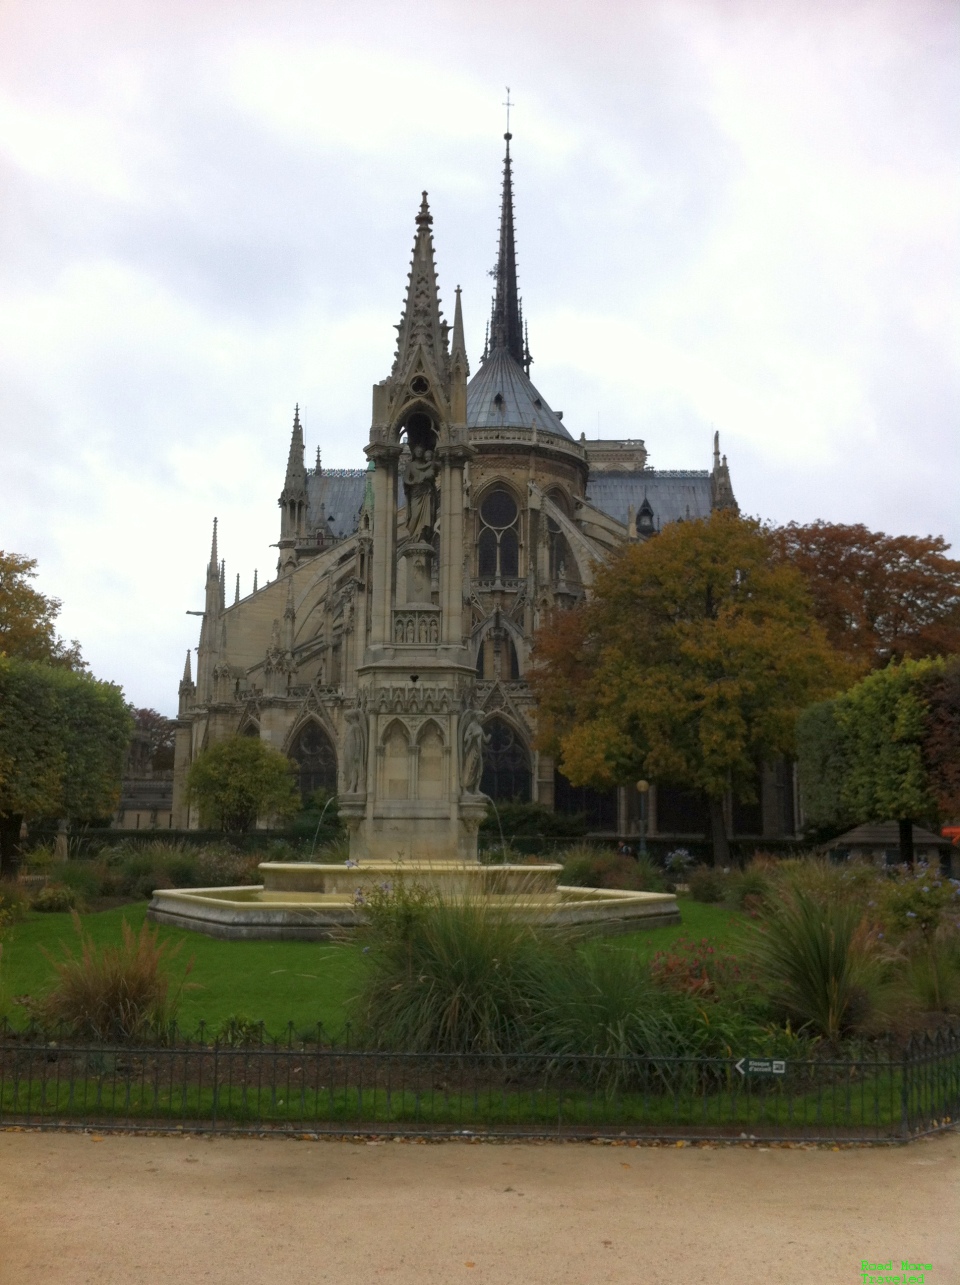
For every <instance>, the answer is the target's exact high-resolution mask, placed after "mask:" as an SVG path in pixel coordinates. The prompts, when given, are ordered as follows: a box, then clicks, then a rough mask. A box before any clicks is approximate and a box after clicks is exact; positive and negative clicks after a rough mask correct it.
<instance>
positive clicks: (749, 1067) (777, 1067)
mask: <svg viewBox="0 0 960 1285" xmlns="http://www.w3.org/2000/svg"><path fill="white" fill-rule="evenodd" d="M736 1069H737V1070H738V1071H739V1072H740V1074H741V1075H786V1073H787V1064H786V1062H777V1061H774V1059H773V1058H769V1057H742V1058H741V1059H740V1061H739V1062H737V1063H736Z"/></svg>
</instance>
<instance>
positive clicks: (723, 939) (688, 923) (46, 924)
mask: <svg viewBox="0 0 960 1285" xmlns="http://www.w3.org/2000/svg"><path fill="white" fill-rule="evenodd" d="M680 906H681V914H682V916H683V923H682V924H680V925H678V926H674V927H668V928H654V929H651V930H648V931H646V932H639V933H631V934H629V935H628V936H624V937H620V938H616V939H615V944H616V945H617V946H619V947H620V948H622V949H631V950H635V951H637V952H639V953H641V954H643V955H645V956H649V955H652V954H653V953H654V952H655V951H657V950H663V949H665V948H667V947H669V946H670V944H671V943H672V942H674V941H676V940H677V938H678V937H687V938H693V939H695V940H699V939H700V938H702V937H708V938H709V939H710V941H711V943H712V944H714V945H723V946H727V947H731V946H735V944H736V939H737V935H738V930H739V929H740V927H741V925H742V924H743V922H744V919H743V916H742V915H741V914H739V913H737V912H736V911H731V910H727V909H726V908H724V907H721V906H707V905H701V904H700V903H699V902H695V901H691V900H690V899H689V898H686V897H683V898H681V899H680ZM146 909H147V903H146V902H136V903H132V904H130V905H129V906H123V907H121V908H120V909H117V910H105V911H101V912H100V913H99V914H88V915H84V916H83V917H82V920H83V926H84V929H85V930H86V931H87V932H88V933H90V935H91V936H92V937H93V938H94V939H95V940H96V941H98V942H107V941H119V939H120V924H121V921H122V920H123V919H126V920H127V922H128V923H129V924H130V925H131V927H132V928H134V929H135V930H136V929H139V927H140V925H141V923H142V922H143V918H144V915H145V914H146ZM160 935H161V938H162V939H169V940H171V941H174V942H182V943H183V944H182V946H181V949H180V954H179V956H178V959H177V968H178V969H180V970H181V971H182V968H183V966H184V965H185V964H186V963H187V962H188V961H189V960H190V959H193V961H194V966H193V971H192V973H191V975H190V978H189V981H190V983H191V984H192V986H193V987H194V988H192V989H190V990H187V991H185V992H184V995H183V999H182V1001H181V1004H180V1010H179V1017H178V1020H179V1021H180V1024H181V1025H182V1026H183V1027H184V1028H185V1029H191V1028H193V1027H195V1026H196V1025H197V1024H198V1023H199V1022H200V1021H201V1020H203V1021H205V1022H207V1023H208V1024H211V1025H218V1024H219V1023H221V1022H223V1021H225V1020H226V1019H227V1018H230V1017H245V1018H251V1019H253V1020H254V1021H261V1020H262V1021H263V1022H264V1023H265V1024H266V1027H267V1029H268V1031H270V1032H272V1033H274V1034H277V1035H279V1034H281V1033H282V1032H283V1031H284V1030H285V1029H286V1025H287V1023H288V1022H293V1024H294V1027H295V1029H296V1030H297V1031H298V1032H299V1031H305V1030H306V1029H308V1028H309V1027H311V1026H315V1025H316V1023H317V1022H322V1023H323V1025H324V1027H325V1028H326V1029H327V1030H328V1031H330V1032H331V1033H337V1032H339V1031H341V1030H342V1028H343V1026H344V1023H345V1022H346V1020H347V1009H348V1002H349V1000H350V997H351V996H352V995H354V994H355V993H356V992H357V990H358V988H359V984H360V976H361V970H362V968H363V964H364V960H363V955H362V953H361V948H360V947H359V946H357V945H353V944H333V945H331V944H329V943H326V942H306V941H305V942H296V941H282V942H280V941H278V942H271V941H218V940H216V939H215V938H213V937H204V936H203V935H202V934H200V933H191V932H184V931H182V930H181V929H177V928H167V927H161V929H160ZM61 943H65V944H67V945H69V946H71V947H72V946H73V945H74V944H75V943H76V934H75V933H74V930H73V924H72V922H71V919H70V916H69V915H41V914H31V915H30V916H29V917H28V918H27V919H26V920H25V921H24V922H23V923H20V924H16V925H14V926H13V927H12V928H10V929H9V930H8V932H7V934H6V936H5V938H4V941H3V957H2V960H0V1015H7V1016H8V1017H10V1019H11V1020H12V1021H14V1022H20V1021H21V1020H22V1014H23V1012H24V1010H23V1009H22V1008H20V1007H18V1006H16V1005H13V1004H12V1002H11V1001H12V1000H13V998H14V996H17V995H38V994H40V993H41V992H42V991H43V990H45V989H46V987H47V986H48V985H49V983H50V981H51V979H52V970H51V968H50V964H49V962H48V960H47V959H46V957H45V956H44V954H43V951H42V949H41V947H43V948H45V949H46V950H47V951H49V952H50V953H51V954H52V955H54V956H57V955H59V954H60V946H61Z"/></svg>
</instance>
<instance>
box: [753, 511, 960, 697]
mask: <svg viewBox="0 0 960 1285" xmlns="http://www.w3.org/2000/svg"><path fill="white" fill-rule="evenodd" d="M771 538H772V540H773V542H774V547H775V549H776V550H777V553H778V556H779V557H781V558H782V559H783V560H784V561H786V562H788V563H789V564H790V565H791V566H794V567H796V568H797V570H798V571H800V572H801V573H802V574H803V576H804V578H805V579H806V581H807V585H808V587H809V589H810V594H811V597H812V598H813V603H814V610H815V612H816V616H817V619H818V620H819V621H820V623H821V625H823V627H824V629H825V630H826V632H827V637H828V638H829V640H830V642H831V643H832V644H833V646H834V647H836V648H837V649H838V650H840V651H841V652H843V653H844V654H845V655H847V656H848V657H849V658H850V659H851V661H852V662H853V663H854V664H855V665H856V666H857V667H858V669H859V670H860V672H861V673H864V672H866V671H868V670H871V669H879V668H882V667H883V666H884V665H886V664H887V663H888V662H889V661H890V660H903V659H905V658H910V659H914V660H918V659H920V658H922V657H924V656H936V655H943V654H948V653H954V652H960V562H957V561H955V560H954V559H952V558H948V557H947V556H946V555H947V551H948V549H949V548H950V545H949V544H947V543H946V541H945V540H944V539H943V538H942V536H912V535H901V536H891V535H885V534H884V533H883V532H880V531H869V530H868V529H867V528H866V527H865V526H861V525H857V526H843V525H840V524H836V523H831V522H813V523H811V524H809V525H807V526H798V525H797V524H796V523H794V522H792V523H790V525H789V526H785V527H778V528H775V529H773V530H772V531H771Z"/></svg>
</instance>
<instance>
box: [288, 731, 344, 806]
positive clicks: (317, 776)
mask: <svg viewBox="0 0 960 1285" xmlns="http://www.w3.org/2000/svg"><path fill="white" fill-rule="evenodd" d="M290 757H291V758H292V759H293V761H294V762H295V763H296V764H297V767H298V768H299V777H300V797H301V798H302V799H303V801H304V803H306V802H307V800H308V799H309V798H310V796H311V794H313V793H314V791H315V790H325V791H326V792H327V794H336V792H337V754H336V750H334V748H333V745H332V744H331V741H330V737H329V736H328V735H327V734H326V732H325V731H324V730H323V728H322V727H320V726H319V724H317V723H307V724H305V726H304V727H302V728H301V729H300V732H299V734H298V736H297V739H296V740H295V741H294V742H293V745H292V747H291V749H290Z"/></svg>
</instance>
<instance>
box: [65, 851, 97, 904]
mask: <svg viewBox="0 0 960 1285" xmlns="http://www.w3.org/2000/svg"><path fill="white" fill-rule="evenodd" d="M57 876H58V879H57V882H58V883H61V884H65V885H66V887H68V888H72V889H73V891H74V892H75V893H76V894H77V897H78V898H79V899H80V900H81V901H89V900H90V898H91V897H99V896H100V895H101V893H100V887H101V884H102V878H101V872H100V870H99V868H98V867H97V866H96V865H95V864H94V863H93V862H90V861H65V862H63V864H62V865H61V866H60V867H59V869H58V870H57ZM67 909H70V907H67Z"/></svg>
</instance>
